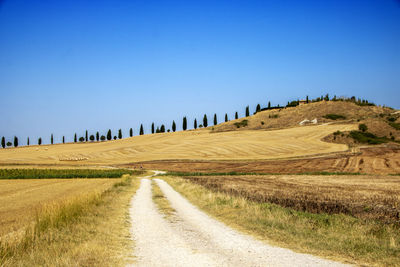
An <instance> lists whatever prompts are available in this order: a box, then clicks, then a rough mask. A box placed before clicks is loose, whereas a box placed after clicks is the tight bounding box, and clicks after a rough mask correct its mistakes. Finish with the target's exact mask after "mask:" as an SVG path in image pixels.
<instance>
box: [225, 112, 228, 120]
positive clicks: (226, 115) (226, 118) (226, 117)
mask: <svg viewBox="0 0 400 267" xmlns="http://www.w3.org/2000/svg"><path fill="white" fill-rule="evenodd" d="M227 121H228V114H227V113H225V122H227Z"/></svg>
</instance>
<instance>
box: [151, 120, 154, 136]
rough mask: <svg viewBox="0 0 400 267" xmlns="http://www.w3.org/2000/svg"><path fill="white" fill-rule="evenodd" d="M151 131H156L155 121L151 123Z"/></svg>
mask: <svg viewBox="0 0 400 267" xmlns="http://www.w3.org/2000/svg"><path fill="white" fill-rule="evenodd" d="M151 133H152V134H153V133H154V122H153V123H152V124H151Z"/></svg>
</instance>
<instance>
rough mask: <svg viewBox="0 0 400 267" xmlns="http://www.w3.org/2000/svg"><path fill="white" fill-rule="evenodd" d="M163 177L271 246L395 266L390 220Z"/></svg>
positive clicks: (398, 248) (396, 243)
mask: <svg viewBox="0 0 400 267" xmlns="http://www.w3.org/2000/svg"><path fill="white" fill-rule="evenodd" d="M297 177H298V176H297ZM298 178H299V179H300V178H301V177H298ZM163 179H165V180H166V181H167V182H168V183H170V184H171V185H172V186H173V187H174V188H175V189H176V190H177V191H178V192H180V193H181V194H183V195H184V196H185V197H186V198H188V200H189V201H191V202H192V203H193V204H195V205H196V206H198V207H200V208H201V209H203V210H205V211H206V212H208V213H209V214H210V215H212V216H213V217H216V218H217V219H219V220H221V221H223V222H225V223H227V224H228V225H231V226H232V227H234V228H237V229H239V230H241V231H243V232H246V233H249V234H252V235H254V236H256V237H257V238H260V239H262V240H267V241H268V242H269V243H272V244H274V245H278V246H281V247H287V248H291V249H294V250H296V251H299V252H303V253H310V254H314V255H320V256H322V257H325V258H329V259H333V260H339V261H342V262H348V263H355V264H359V265H362V264H366V265H369V266H399V260H398V259H399V257H400V231H399V228H398V227H395V226H393V225H386V224H382V223H380V222H377V221H373V220H360V219H357V218H354V217H351V216H348V215H343V214H334V215H327V214H312V213H308V212H301V211H296V210H293V209H290V208H284V207H281V206H279V205H275V204H270V203H259V202H254V201H250V200H248V199H246V198H243V197H240V196H234V195H231V194H227V193H223V192H215V191H211V190H209V189H207V188H205V187H203V186H200V185H197V184H193V183H190V182H189V181H188V180H184V179H182V178H178V177H163Z"/></svg>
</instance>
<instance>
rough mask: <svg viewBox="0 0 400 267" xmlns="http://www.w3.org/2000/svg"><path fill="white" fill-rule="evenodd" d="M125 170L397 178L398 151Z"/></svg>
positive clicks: (152, 165)
mask: <svg viewBox="0 0 400 267" xmlns="http://www.w3.org/2000/svg"><path fill="white" fill-rule="evenodd" d="M128 166H134V167H136V168H138V167H140V166H142V167H143V168H145V169H159V170H166V171H179V172H218V173H221V172H244V173H250V172H255V173H288V174H290V173H307V172H351V173H355V172H356V173H365V174H399V173H400V147H399V146H395V145H393V146H380V147H369V148H363V149H360V152H359V153H352V154H351V153H342V154H334V155H328V156H323V157H312V158H311V157H310V158H300V159H289V160H255V161H198V160H194V161H182V160H165V161H146V162H139V163H132V164H129V165H128Z"/></svg>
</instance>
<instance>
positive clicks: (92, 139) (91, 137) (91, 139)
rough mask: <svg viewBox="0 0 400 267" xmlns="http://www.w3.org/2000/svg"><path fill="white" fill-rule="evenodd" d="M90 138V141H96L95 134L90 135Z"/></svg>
mask: <svg viewBox="0 0 400 267" xmlns="http://www.w3.org/2000/svg"><path fill="white" fill-rule="evenodd" d="M89 139H90V141H92V142H93V141H94V135H93V134H92V135H91V136H90V137H89Z"/></svg>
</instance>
